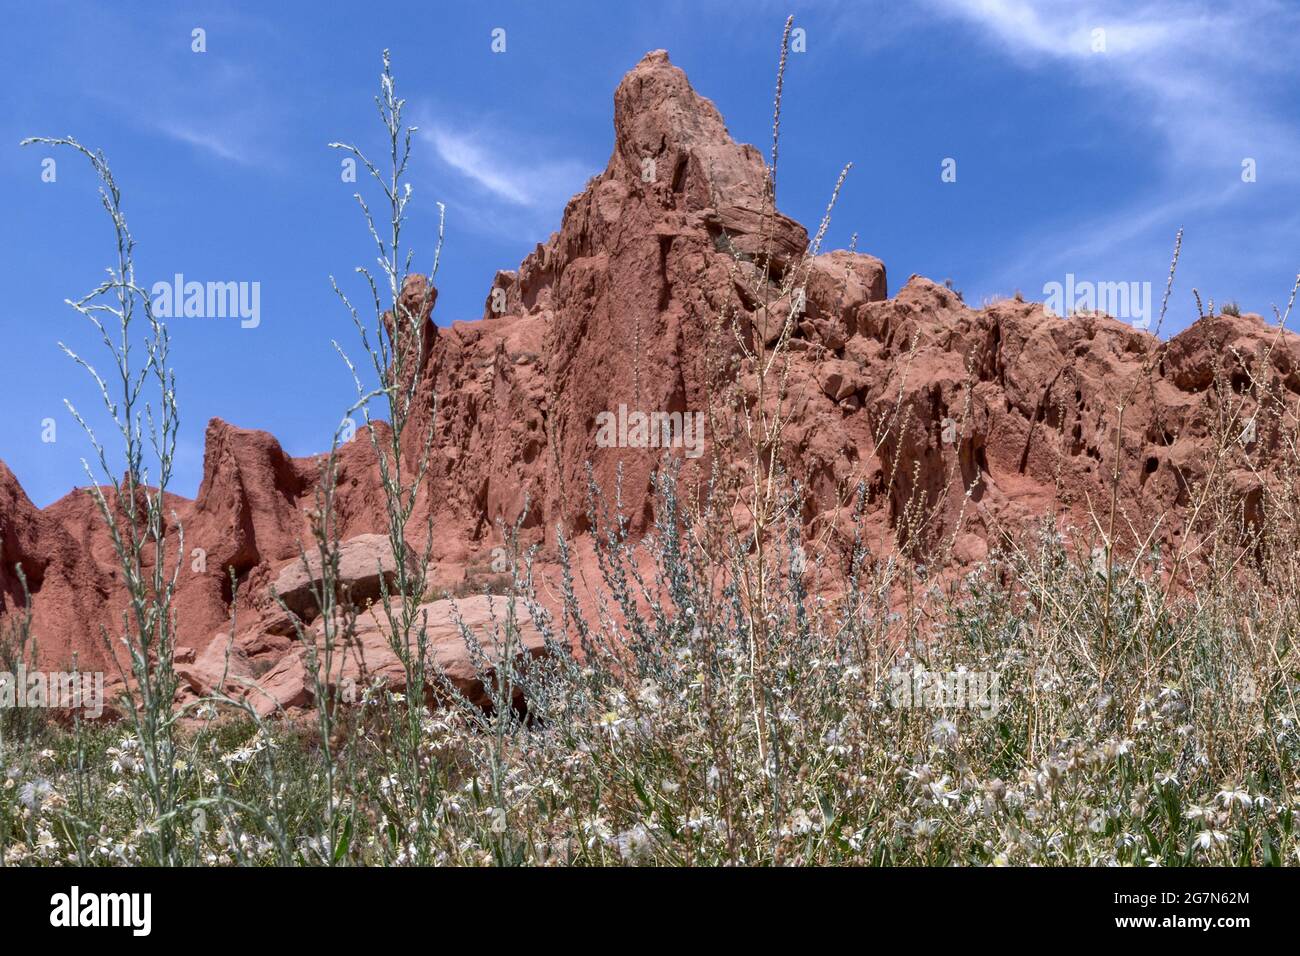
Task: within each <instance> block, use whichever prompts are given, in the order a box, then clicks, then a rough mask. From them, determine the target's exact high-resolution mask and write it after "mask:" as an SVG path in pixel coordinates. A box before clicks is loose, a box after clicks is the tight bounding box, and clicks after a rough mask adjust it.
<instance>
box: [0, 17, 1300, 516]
mask: <svg viewBox="0 0 1300 956" xmlns="http://www.w3.org/2000/svg"><path fill="white" fill-rule="evenodd" d="M380 6H381V5H374V4H362V3H355V4H307V3H290V2H276V3H265V2H263V3H233V4H198V3H196V4H183V3H165V4H164V3H148V2H139V3H89V2H86V3H57V2H51V3H42V4H26V3H24V4H16V3H9V2H5V3H3V4H0V12H2V13H3V22H4V24H5V27H4V30H3V33H2V35H0V210H2V211H3V215H0V244H2V245H3V248H4V249H5V251H6V254H5V255H4V257H3V259H0V279H2V280H3V282H4V289H5V292H6V294H5V295H4V296H3V297H0V323H3V345H2V346H0V382H3V383H4V398H5V405H6V408H5V412H4V414H3V415H0V459H3V460H4V461H5V462H6V463H7V464H8V465H9V466H10V467H11V468H12V469H13V471H14V472H15V473H16V474H17V475H18V477H19V479H20V481H21V482H22V483H23V485H24V487H25V488H26V489H27V492H28V494H29V495H31V497H32V498H33V499H34V500H35V501H36V502H37V503H38V504H41V505H44V504H48V503H49V502H51V501H53V500H55V499H56V498H58V497H60V496H62V495H63V494H66V493H67V492H68V491H69V490H71V488H72V487H73V486H74V485H80V484H83V483H84V481H85V479H84V475H83V472H82V468H81V464H80V460H81V458H82V457H83V456H84V455H85V454H86V452H87V444H86V441H85V439H84V437H83V436H82V435H81V434H80V433H79V432H78V430H77V426H76V425H75V423H74V422H73V421H72V420H71V418H70V416H69V415H68V413H67V411H66V410H65V409H64V407H63V399H65V398H67V399H71V400H72V401H73V402H74V403H75V404H77V405H78V406H79V407H81V408H84V409H87V410H90V409H92V408H93V407H94V395H93V393H92V392H91V390H90V387H89V382H88V380H87V379H86V378H85V375H84V373H83V372H81V371H80V370H78V369H77V368H75V367H74V366H73V364H72V363H71V361H70V360H69V359H68V358H67V357H66V356H64V355H63V354H62V353H61V352H60V351H59V350H58V347H57V345H56V343H57V342H58V341H59V340H63V341H65V342H67V343H68V344H69V345H70V346H72V347H73V348H76V349H79V350H84V351H86V352H87V354H88V355H90V356H91V357H92V358H96V357H98V352H97V351H96V341H95V338H94V336H93V334H92V333H91V330H90V329H89V328H88V327H87V326H85V324H84V320H81V319H79V318H78V316H77V315H76V314H75V313H74V312H73V311H72V310H71V309H70V308H68V307H67V306H66V305H64V304H63V300H64V298H66V297H76V296H79V295H81V294H82V293H84V292H86V291H88V290H89V289H90V288H91V287H92V286H93V285H94V283H95V282H96V281H98V280H99V278H100V277H102V275H103V268H104V267H105V266H106V265H108V263H109V253H110V252H111V246H110V241H111V232H110V231H109V227H108V224H107V221H106V219H105V217H104V215H103V212H102V210H101V209H100V208H99V206H98V203H97V200H96V196H95V191H94V188H95V184H94V181H93V176H92V174H91V172H90V169H89V167H88V166H86V165H85V164H84V163H82V162H79V161H77V160H76V158H75V157H74V156H73V155H72V154H70V153H50V151H49V150H45V149H41V148H37V149H33V148H28V149H20V148H19V147H18V145H17V144H18V141H19V140H20V139H22V138H23V137H25V136H30V135H62V134H72V135H74V136H76V137H77V138H79V139H80V140H82V141H83V142H85V143H87V144H90V145H93V146H95V147H98V148H102V149H103V150H104V151H105V152H106V153H107V155H108V157H109V160H110V162H111V163H112V166H113V169H114V172H115V174H116V176H117V179H118V181H119V183H120V185H121V186H122V188H123V190H124V193H125V207H126V212H127V215H128V218H129V220H130V223H131V227H132V230H133V232H134V233H135V236H136V239H137V240H138V243H139V248H138V253H137V269H138V272H139V275H140V278H141V279H142V280H144V281H145V282H146V283H149V284H152V282H153V281H156V280H158V279H169V278H170V277H171V276H172V275H174V274H175V273H177V272H180V273H183V274H184V275H185V276H186V277H187V278H188V279H197V280H200V281H208V280H214V281H243V282H258V283H260V286H261V316H262V320H261V324H260V325H259V326H258V327H257V328H255V329H251V328H241V327H240V324H239V323H238V321H237V320H231V319H225V320H221V319H197V318H191V319H176V320H173V321H172V322H171V323H170V326H169V327H170V330H171V333H172V338H173V357H174V360H175V366H176V369H177V376H178V379H179V393H180V394H179V398H180V403H181V414H182V417H183V427H182V434H181V454H180V461H179V463H178V474H177V477H176V479H175V482H174V484H173V490H175V491H178V492H181V493H183V494H187V495H192V494H193V493H194V492H195V490H196V489H197V486H198V481H199V478H200V476H201V470H202V441H203V430H204V427H205V425H206V423H207V420H208V419H209V418H210V417H212V416H220V417H222V418H225V419H226V420H228V421H231V422H233V423H235V424H237V425H241V426H245V427H254V428H263V429H267V430H269V431H271V432H273V433H274V434H275V435H276V436H277V437H278V438H279V439H280V440H281V441H282V442H283V443H284V445H285V447H286V448H287V449H288V450H289V451H290V452H292V453H294V454H307V453H310V452H314V451H319V450H322V449H323V448H325V447H327V446H328V443H329V439H330V435H331V434H332V431H333V429H334V427H335V426H336V424H337V422H338V420H339V416H340V415H341V414H342V412H343V411H344V410H345V409H346V408H347V406H348V404H349V401H350V398H351V396H352V385H351V381H350V378H349V377H348V374H347V372H346V370H345V369H344V368H343V366H342V365H341V363H340V361H339V360H338V358H337V356H336V355H335V354H334V352H333V349H332V346H331V345H330V340H331V339H332V338H337V339H339V341H340V342H342V343H343V344H345V345H349V346H350V345H352V344H353V343H354V341H355V333H354V332H353V330H352V327H351V323H350V319H349V318H348V316H347V314H346V313H345V312H344V311H343V309H342V308H341V307H340V306H339V304H338V303H337V301H336V300H335V299H334V297H333V294H332V292H331V291H330V287H329V280H328V276H329V275H330V274H331V273H332V274H334V275H336V276H338V277H339V278H340V281H341V282H344V283H345V286H347V287H348V288H350V289H352V290H353V291H356V286H355V285H353V284H351V283H353V282H354V280H353V278H352V269H353V268H354V267H355V266H356V265H358V264H364V263H369V262H371V261H372V260H373V255H372V249H371V248H370V247H369V245H368V242H369V240H368V238H367V236H366V233H365V230H364V225H363V223H362V222H361V220H360V218H359V213H358V211H357V209H356V206H355V204H354V201H353V200H352V198H351V195H352V193H353V191H354V190H355V188H356V187H355V186H353V185H352V184H349V183H344V182H342V181H341V177H340V175H339V173H340V166H339V162H340V156H339V154H338V153H336V152H334V151H331V150H329V149H327V148H326V144H327V143H328V142H330V141H332V140H350V141H354V142H357V143H359V144H360V145H361V146H363V147H370V148H372V149H373V148H376V147H378V145H379V136H378V134H381V129H380V127H379V125H378V122H377V120H376V118H375V112H374V105H373V102H372V100H371V97H372V95H373V94H374V92H375V91H376V89H377V79H378V73H379V68H380V51H381V50H382V49H384V48H385V47H388V48H390V49H391V50H392V55H393V65H394V71H395V73H396V75H397V79H398V85H399V91H400V92H401V93H402V95H404V96H405V97H406V98H407V100H408V109H409V119H410V120H411V121H412V122H413V123H416V124H418V125H419V126H420V127H421V133H420V135H419V137H418V140H417V156H416V159H415V163H414V166H413V169H412V180H413V182H414V183H415V203H414V206H413V208H414V210H415V211H414V214H413V216H412V222H411V223H410V225H409V226H408V232H407V236H408V238H409V239H410V240H411V241H412V242H413V243H414V244H415V246H416V248H417V262H422V261H427V259H428V257H430V256H431V255H432V252H433V245H434V235H435V225H436V214H435V205H434V204H435V202H437V201H442V202H445V203H446V204H447V243H446V248H445V250H444V254H443V260H442V268H441V272H440V275H439V280H438V285H439V288H440V299H439V303H438V310H437V315H436V318H438V320H439V321H440V322H441V323H443V324H446V323H448V322H450V321H452V320H453V319H472V318H476V317H478V316H479V315H480V314H481V312H482V308H483V302H484V299H485V297H486V295H487V292H488V289H489V287H490V284H491V280H492V276H493V274H494V272H495V271H496V270H497V269H498V268H514V267H515V266H516V265H518V263H519V260H520V259H521V258H522V257H523V256H524V255H525V254H526V253H527V252H528V251H529V250H530V249H531V248H532V247H533V246H534V244H536V243H537V242H539V241H542V240H544V239H545V238H546V237H547V235H548V234H549V233H550V232H551V231H552V230H553V229H555V228H556V227H557V225H558V223H559V216H560V212H561V210H562V208H563V206H564V203H565V201H566V200H567V199H568V198H569V196H571V195H572V194H573V193H575V192H577V191H579V190H580V189H581V188H582V187H583V185H584V183H585V181H586V179H587V177H588V176H590V175H592V174H594V173H596V172H598V171H600V170H601V169H603V168H604V165H605V163H606V161H607V159H608V157H609V153H610V149H611V145H612V113H613V110H612V93H613V90H614V88H615V86H616V85H617V83H618V81H619V79H620V78H621V77H622V76H623V74H624V73H625V72H626V71H627V70H628V69H630V68H631V67H632V66H633V65H634V64H635V63H636V61H637V60H638V59H640V57H641V56H642V55H643V54H644V53H645V52H646V51H647V50H652V49H657V48H665V49H667V50H669V52H670V54H671V56H672V59H673V61H674V62H675V63H677V64H678V65H679V66H681V67H682V68H683V69H685V70H686V72H687V74H688V75H689V76H690V78H691V80H692V82H693V84H694V85H695V87H696V89H697V90H698V91H700V92H701V93H702V94H704V95H705V96H708V97H709V98H711V99H712V100H713V101H714V102H715V103H716V104H717V105H718V107H719V109H720V110H721V111H722V114H723V116H724V117H725V118H726V120H727V122H728V125H729V127H730V129H731V132H732V134H733V136H735V137H736V138H737V139H740V140H742V141H748V142H753V143H756V144H759V145H760V146H763V145H764V144H766V143H768V142H769V141H770V132H769V130H770V109H771V106H770V104H771V93H772V82H773V78H774V71H775V55H776V51H777V45H778V42H779V38H780V31H781V26H782V23H783V21H784V18H785V15H786V14H787V13H793V14H795V16H796V22H797V23H798V24H799V25H800V26H802V27H803V28H804V29H805V30H806V33H807V51H806V52H804V53H800V54H795V55H793V56H792V57H791V63H790V68H789V72H788V77H787V92H786V100H785V109H786V112H785V115H784V119H783V140H782V159H781V161H782V175H781V187H780V188H781V192H780V197H779V199H780V202H781V205H782V208H783V209H784V211H785V212H787V213H789V214H791V215H793V216H795V217H796V218H798V219H800V220H802V221H803V222H805V223H806V224H809V225H810V226H814V227H815V223H816V221H817V220H818V218H819V217H820V215H821V211H822V209H823V208H824V206H825V203H826V199H827V197H828V195H829V192H830V189H831V187H832V186H833V184H834V181H835V177H836V175H837V173H838V171H839V169H840V167H841V166H842V165H843V164H844V163H845V162H848V161H852V162H853V163H854V169H853V172H852V173H851V175H850V178H849V181H848V184H847V186H846V188H845V191H844V193H843V196H842V199H841V202H840V205H839V207H838V209H837V212H836V216H835V220H834V223H833V226H832V229H831V231H830V234H829V236H828V247H829V248H834V247H840V246H844V245H847V243H848V240H849V237H850V235H851V234H853V233H855V232H856V233H857V234H858V249H859V250H860V251H864V252H870V253H872V254H874V255H876V256H879V257H880V258H881V259H883V260H884V262H885V265H886V267H887V269H888V272H889V280H890V281H889V285H890V291H891V293H892V292H894V291H896V290H897V289H898V288H899V287H901V285H902V284H903V283H905V282H906V280H907V278H908V276H909V275H911V274H913V273H920V274H922V275H927V276H929V277H931V278H934V279H936V280H938V281H942V280H944V279H948V278H950V279H951V280H952V281H953V283H954V285H955V286H956V287H957V288H958V289H960V290H962V292H963V293H964V295H965V298H966V301H967V302H968V303H972V304H976V305H978V304H979V303H981V302H982V301H984V300H985V299H989V298H996V297H1001V296H1006V295H1010V294H1012V293H1013V292H1014V291H1016V290H1017V289H1019V290H1022V291H1023V292H1024V293H1025V294H1026V296H1028V297H1029V298H1037V299H1041V298H1042V297H1043V295H1042V290H1043V288H1044V285H1045V284H1046V283H1048V282H1052V281H1064V278H1065V276H1066V274H1067V273H1073V274H1074V275H1076V276H1077V277H1078V278H1079V279H1084V280H1093V281H1150V282H1152V283H1153V285H1154V286H1155V287H1156V290H1157V291H1156V296H1157V299H1158V297H1159V292H1160V290H1161V289H1162V288H1163V283H1164V276H1165V273H1166V272H1167V270H1168V262H1169V255H1170V251H1171V248H1172V243H1173V236H1174V233H1175V231H1176V230H1177V228H1178V227H1179V226H1184V227H1186V236H1185V240H1184V247H1183V248H1184V253H1183V259H1182V264H1181V266H1180V270H1179V277H1178V283H1177V287H1176V289H1175V296H1174V300H1173V305H1172V308H1171V314H1170V317H1169V320H1168V322H1167V325H1166V330H1167V331H1176V330H1177V329H1180V328H1183V327H1185V326H1186V325H1188V324H1189V323H1190V321H1191V320H1192V319H1193V318H1194V317H1195V309H1194V304H1193V301H1192V298H1191V291H1190V290H1191V288H1192V287H1193V286H1197V287H1199V288H1200V290H1201V292H1202V295H1203V296H1207V297H1209V296H1213V297H1214V298H1215V300H1216V301H1227V300H1234V301H1237V302H1239V303H1240V304H1241V307H1242V308H1243V310H1245V309H1249V310H1252V311H1260V312H1265V313H1267V312H1268V311H1269V309H1270V305H1271V304H1272V303H1274V302H1277V303H1279V304H1283V303H1284V300H1285V297H1286V295H1287V293H1288V292H1289V290H1290V287H1291V281H1292V279H1293V277H1294V275H1295V272H1296V268H1297V266H1298V265H1300V221H1298V220H1300V201H1298V200H1300V164H1298V163H1297V156H1298V155H1300V125H1297V122H1296V120H1295V117H1296V116H1297V115H1300V109H1298V107H1300V77H1298V73H1300V67H1298V66H1297V59H1296V56H1295V52H1294V37H1295V36H1296V32H1297V30H1296V28H1297V26H1300V6H1297V5H1296V4H1294V3H1283V2H1274V0H1241V2H1237V3H1234V4H1231V5H1228V4H1220V3H1200V2H1191V0H1187V2H1172V0H1167V2H1154V0H1123V2H1113V0H1095V2H1094V0H1080V2H1041V3H1037V2H1028V0H918V2H915V3H905V2H897V3H895V2H880V3H876V2H867V0H862V2H821V3H809V2H800V3H785V4H779V5H778V4H768V3H764V2H757V3H744V4H738V3H733V2H727V3H722V2H712V0H705V2H700V0H696V2H681V3H674V2H665V3H656V2H651V0H645V2H638V3H609V2H608V0H606V2H590V3H588V2H574V3H566V2H559V0H557V2H552V3H537V2H535V0H529V2H520V3H513V2H511V3H505V2H502V3H491V2H485V3H475V4H456V5H452V4H444V3H431V2H421V3H410V4H404V3H391V4H386V5H382V6H383V7H384V8H385V9H397V10H399V11H400V13H398V14H396V15H386V16H382V17H381V16H378V15H376V14H375V13H374V12H372V10H377V9H379V7H380ZM196 27H201V28H203V29H204V30H205V31H206V39H207V52H205V53H201V54H199V53H194V52H192V50H191V31H192V30H193V29H194V28H196ZM498 27H500V28H503V29H505V31H506V51H505V52H504V53H493V52H492V50H491V40H492V31H493V29H495V28H498ZM1098 29H1101V30H1104V31H1105V33H1104V37H1105V50H1104V51H1094V50H1093V46H1094V45H1095V39H1096V37H1097V34H1096V33H1095V32H1094V31H1096V30H1098ZM47 155H54V156H55V157H56V159H57V161H58V167H57V180H56V181H55V182H53V183H47V182H42V179H41V160H42V159H43V158H44V157H45V156H47ZM948 157H951V158H953V159H955V160H956V161H957V181H956V182H955V183H944V182H941V179H940V171H941V163H942V161H943V160H944V159H945V158H948ZM1247 157H1249V158H1251V159H1253V160H1254V161H1255V168H1256V171H1257V174H1256V181H1255V182H1252V183H1245V182H1243V181H1242V175H1241V173H1242V165H1241V164H1242V161H1243V159H1245V158H1247ZM420 253H423V256H422V257H421V256H420ZM46 418H54V419H55V420H56V422H57V427H58V433H57V441H55V442H53V443H47V442H43V441H42V420H43V419H46Z"/></svg>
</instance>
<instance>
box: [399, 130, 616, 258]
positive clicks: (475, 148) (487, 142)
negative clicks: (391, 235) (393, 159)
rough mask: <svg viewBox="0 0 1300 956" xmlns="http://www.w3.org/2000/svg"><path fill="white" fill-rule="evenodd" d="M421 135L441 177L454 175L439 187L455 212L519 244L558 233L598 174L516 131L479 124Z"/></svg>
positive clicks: (474, 223)
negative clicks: (567, 211) (573, 201)
mask: <svg viewBox="0 0 1300 956" xmlns="http://www.w3.org/2000/svg"><path fill="white" fill-rule="evenodd" d="M420 136H421V137H422V139H423V140H424V141H425V142H426V143H428V144H429V145H430V146H431V147H432V150H433V155H434V156H435V158H436V160H437V162H438V164H439V165H440V166H441V169H440V172H443V173H448V172H449V173H451V174H452V177H451V179H452V181H451V182H447V181H446V180H444V182H443V183H442V184H441V185H440V189H441V190H442V191H443V192H444V193H445V194H446V195H447V196H448V200H449V202H448V204H449V206H450V208H451V210H452V211H453V212H455V211H460V212H461V213H462V214H468V215H467V218H468V220H469V223H470V225H471V226H473V227H475V228H478V229H480V230H484V231H487V232H490V233H494V234H498V235H509V236H510V237H512V238H515V239H519V238H528V239H531V240H533V241H535V240H536V239H540V238H541V237H542V236H544V235H545V234H547V233H549V232H550V231H551V230H553V229H555V228H558V226H559V222H560V214H561V212H562V211H563V210H564V206H565V205H566V204H567V203H568V201H569V199H570V198H571V197H572V196H573V195H574V194H575V193H577V192H579V191H581V190H582V188H583V186H584V185H585V184H586V182H587V180H588V179H589V178H590V177H591V175H592V174H593V173H595V172H596V170H595V169H594V168H592V166H591V165H590V164H587V163H583V162H581V161H579V160H577V159H573V158H570V157H566V156H556V155H552V156H547V155H546V153H545V146H544V145H542V144H539V143H536V142H523V141H522V140H521V136H522V134H520V133H518V132H511V133H510V134H508V135H507V134H505V133H504V132H502V131H500V130H496V129H493V128H491V127H489V126H486V125H484V124H483V123H481V122H480V123H477V124H475V125H473V126H469V125H466V126H458V125H454V124H451V123H446V122H434V123H421V124H420ZM523 157H526V158H523ZM457 187H460V188H459V189H458V188H457Z"/></svg>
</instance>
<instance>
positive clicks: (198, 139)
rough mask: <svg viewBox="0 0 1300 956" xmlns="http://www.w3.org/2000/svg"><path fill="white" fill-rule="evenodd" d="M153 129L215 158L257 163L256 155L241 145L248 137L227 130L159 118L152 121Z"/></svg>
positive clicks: (247, 164)
mask: <svg viewBox="0 0 1300 956" xmlns="http://www.w3.org/2000/svg"><path fill="white" fill-rule="evenodd" d="M154 129H156V130H157V131H158V132H160V133H162V134H163V135H164V136H167V137H169V138H171V139H174V140H176V141H177V142H180V143H185V144H186V145H187V146H193V147H194V148H195V149H198V150H200V151H202V152H205V153H208V154H210V155H212V156H215V157H216V158H217V159H221V160H226V161H228V162H232V163H238V164H240V165H241V166H255V165H257V164H258V159H257V157H255V156H253V155H252V154H251V153H249V152H248V150H247V149H246V147H245V146H244V145H243V144H244V143H247V142H248V141H249V139H250V137H247V136H238V135H234V136H232V135H230V133H229V131H224V132H223V131H218V130H215V129H212V128H209V129H203V128H201V127H194V126H189V125H186V124H185V123H183V122H180V121H176V120H159V121H157V122H155V123H154Z"/></svg>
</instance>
